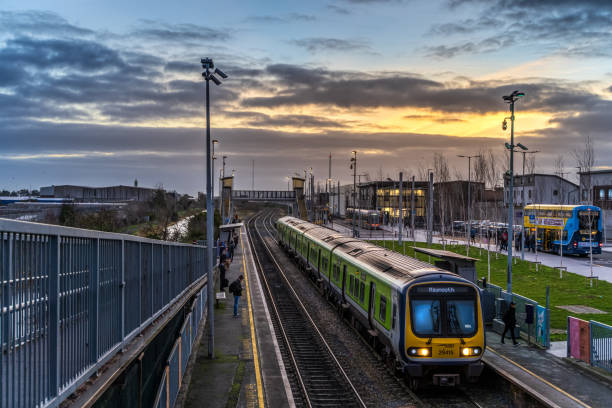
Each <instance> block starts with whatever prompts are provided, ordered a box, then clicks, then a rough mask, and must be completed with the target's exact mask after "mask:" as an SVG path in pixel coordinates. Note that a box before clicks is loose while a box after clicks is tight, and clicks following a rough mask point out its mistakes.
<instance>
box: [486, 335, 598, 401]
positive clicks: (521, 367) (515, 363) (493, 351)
mask: <svg viewBox="0 0 612 408" xmlns="http://www.w3.org/2000/svg"><path fill="white" fill-rule="evenodd" d="M487 350H489V351H490V352H492V353H494V354H497V355H498V356H500V357H501V358H503V359H504V360H506V361H507V362H509V363H511V364H513V365H515V366H517V367H518V368H520V369H521V370H523V371H525V372H527V373H529V374H530V375H532V376H534V377H535V378H537V379H538V380H540V381H542V382H543V383H544V384H546V385H548V386H550V387H552V388H554V389H555V390H557V391H559V392H560V393H561V394H563V395H565V396H566V397H568V398H570V399H572V400H574V401H575V402H577V403H578V404H580V405H583V406H584V407H586V408H592V407H591V406H590V405H588V404H586V403H584V402H582V401H580V400H579V399H578V398H576V397H574V396H573V395H571V394H568V393H567V392H566V391H563V390H562V389H561V388H559V387H557V386H556V385H554V384H551V383H550V382H549V381H547V380H545V379H544V378H542V377H540V376H539V375H537V374H536V373H534V372H533V371H531V370H528V369H527V368H525V367H523V366H522V365H520V364H519V363H517V362H515V361H513V360H511V359H509V358H508V357H506V356H504V355H503V354H500V353H498V352H497V351H495V350H493V349H492V348H491V347H489V346H487Z"/></svg>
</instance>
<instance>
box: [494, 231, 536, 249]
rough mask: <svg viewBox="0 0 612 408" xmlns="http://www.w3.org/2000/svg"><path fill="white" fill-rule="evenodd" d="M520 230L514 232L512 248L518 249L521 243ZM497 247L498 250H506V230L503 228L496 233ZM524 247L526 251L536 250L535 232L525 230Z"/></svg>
mask: <svg viewBox="0 0 612 408" xmlns="http://www.w3.org/2000/svg"><path fill="white" fill-rule="evenodd" d="M522 234H523V233H522V231H518V232H516V233H515V234H514V249H516V250H517V251H520V250H521V248H522V245H523V240H522ZM497 247H498V248H499V250H500V251H507V250H508V231H507V230H503V231H501V232H498V233H497ZM525 249H526V250H527V251H532V252H535V251H536V234H535V233H532V232H529V231H527V233H526V234H525Z"/></svg>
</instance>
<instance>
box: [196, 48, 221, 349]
mask: <svg viewBox="0 0 612 408" xmlns="http://www.w3.org/2000/svg"><path fill="white" fill-rule="evenodd" d="M200 63H201V64H202V68H203V69H204V72H202V76H203V77H204V79H205V80H206V254H207V256H206V258H207V259H206V261H207V262H206V272H207V275H208V282H209V285H208V319H209V320H208V325H209V332H208V336H209V341H208V356H209V357H210V358H214V357H215V348H214V347H215V343H214V338H215V327H214V322H215V319H214V298H215V296H214V284H213V282H214V271H213V245H214V241H215V239H214V232H213V222H214V209H213V189H212V186H213V178H214V174H213V165H212V158H211V156H212V155H211V145H212V148H213V149H214V145H213V144H212V143H211V140H210V92H209V88H210V87H209V84H208V83H209V81H213V82H214V83H215V84H216V85H221V81H220V80H219V79H218V78H217V77H216V76H215V75H214V74H213V73H212V72H211V70H212V69H213V68H214V69H215V71H214V73H215V74H218V75H219V76H220V77H221V78H224V79H225V78H227V75H226V74H225V73H224V72H222V71H221V70H219V68H215V64H214V62H213V60H212V58H202V59H201V60H200ZM213 152H214V150H213ZM213 154H214V153H213ZM224 159H225V158H224Z"/></svg>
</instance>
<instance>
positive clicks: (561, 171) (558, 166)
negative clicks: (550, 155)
mask: <svg viewBox="0 0 612 408" xmlns="http://www.w3.org/2000/svg"><path fill="white" fill-rule="evenodd" d="M555 174H556V175H558V176H559V177H560V178H559V180H557V194H559V204H565V191H563V187H564V186H563V176H564V175H565V160H564V159H563V155H562V154H560V155H558V156H557V158H556V159H555Z"/></svg>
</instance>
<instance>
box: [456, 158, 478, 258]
mask: <svg viewBox="0 0 612 408" xmlns="http://www.w3.org/2000/svg"><path fill="white" fill-rule="evenodd" d="M457 157H463V158H467V159H468V202H467V207H468V208H467V213H468V227H467V229H466V231H467V232H466V234H465V236H466V239H467V244H466V246H465V251H466V253H467V255H469V254H470V239H471V238H472V158H475V157H482V156H481V155H479V154H476V155H472V156H464V155H462V154H458V155H457Z"/></svg>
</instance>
